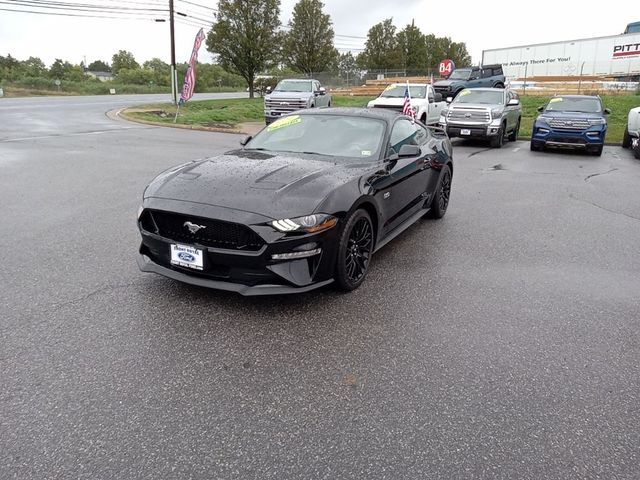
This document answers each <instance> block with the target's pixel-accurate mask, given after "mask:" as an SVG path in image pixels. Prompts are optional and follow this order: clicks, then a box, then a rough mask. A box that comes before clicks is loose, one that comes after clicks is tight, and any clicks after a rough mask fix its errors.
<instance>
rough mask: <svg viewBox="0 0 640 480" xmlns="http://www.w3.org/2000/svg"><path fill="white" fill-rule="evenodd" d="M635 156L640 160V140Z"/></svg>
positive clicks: (634, 152) (634, 151)
mask: <svg viewBox="0 0 640 480" xmlns="http://www.w3.org/2000/svg"><path fill="white" fill-rule="evenodd" d="M633 156H634V157H636V158H637V159H638V160H640V140H638V143H636V146H635V148H634V149H633Z"/></svg>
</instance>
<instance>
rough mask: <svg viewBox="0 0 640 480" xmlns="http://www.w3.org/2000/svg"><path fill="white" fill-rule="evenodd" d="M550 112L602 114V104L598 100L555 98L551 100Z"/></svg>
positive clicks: (548, 107) (548, 109) (549, 104)
mask: <svg viewBox="0 0 640 480" xmlns="http://www.w3.org/2000/svg"><path fill="white" fill-rule="evenodd" d="M545 110H547V111H548V112H581V113H602V104H601V103H600V100H598V99H597V98H589V97H586V98H585V97H554V98H552V99H551V100H549V103H548V104H547V108H546V109H545Z"/></svg>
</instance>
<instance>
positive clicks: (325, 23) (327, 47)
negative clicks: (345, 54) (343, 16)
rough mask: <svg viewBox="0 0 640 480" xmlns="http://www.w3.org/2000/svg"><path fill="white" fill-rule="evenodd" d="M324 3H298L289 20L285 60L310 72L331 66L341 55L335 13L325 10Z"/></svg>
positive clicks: (313, 0)
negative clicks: (332, 23) (335, 37)
mask: <svg viewBox="0 0 640 480" xmlns="http://www.w3.org/2000/svg"><path fill="white" fill-rule="evenodd" d="M323 7H324V4H323V3H322V2H321V1H320V0H300V1H299V2H298V3H296V6H295V7H293V18H292V19H291V20H290V21H289V33H287V34H286V36H285V42H284V48H283V56H284V59H285V63H286V64H287V65H288V66H289V67H291V68H293V69H295V70H297V71H299V72H303V73H306V74H307V75H311V74H313V73H314V72H316V73H317V72H323V71H325V70H328V69H329V68H330V67H332V66H334V65H335V64H336V62H337V58H338V51H337V50H336V49H335V47H334V46H333V39H334V32H333V27H332V26H331V17H330V16H329V15H328V14H326V13H323V12H322V8H323Z"/></svg>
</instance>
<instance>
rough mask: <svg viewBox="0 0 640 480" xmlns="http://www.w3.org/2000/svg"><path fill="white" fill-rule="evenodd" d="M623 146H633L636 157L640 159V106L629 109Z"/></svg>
mask: <svg viewBox="0 0 640 480" xmlns="http://www.w3.org/2000/svg"><path fill="white" fill-rule="evenodd" d="M622 147H623V148H632V149H633V154H634V155H635V157H636V158H637V159H640V107H636V108H632V109H631V110H630V111H629V118H628V120H627V128H625V130H624V138H623V139H622Z"/></svg>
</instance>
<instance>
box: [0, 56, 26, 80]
mask: <svg viewBox="0 0 640 480" xmlns="http://www.w3.org/2000/svg"><path fill="white" fill-rule="evenodd" d="M22 75H23V69H22V65H21V64H20V62H19V61H18V60H17V59H15V58H14V57H12V56H11V55H10V54H7V56H6V57H3V56H1V55H0V80H17V79H18V78H20V77H21V76H22Z"/></svg>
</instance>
